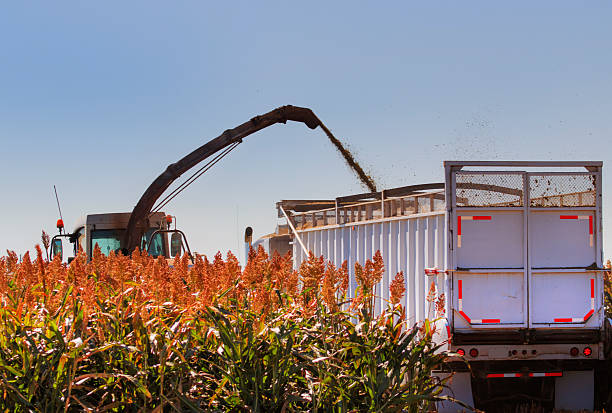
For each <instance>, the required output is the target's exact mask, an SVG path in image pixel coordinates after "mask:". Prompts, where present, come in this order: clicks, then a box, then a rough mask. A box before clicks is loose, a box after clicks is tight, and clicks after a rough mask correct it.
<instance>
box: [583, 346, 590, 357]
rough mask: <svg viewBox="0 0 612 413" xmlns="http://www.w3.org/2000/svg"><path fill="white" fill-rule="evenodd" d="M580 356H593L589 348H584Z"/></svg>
mask: <svg viewBox="0 0 612 413" xmlns="http://www.w3.org/2000/svg"><path fill="white" fill-rule="evenodd" d="M582 354H584V355H585V356H587V357H589V356H590V355H591V354H593V350H591V347H585V348H584V350H582Z"/></svg>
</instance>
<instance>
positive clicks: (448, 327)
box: [446, 324, 452, 344]
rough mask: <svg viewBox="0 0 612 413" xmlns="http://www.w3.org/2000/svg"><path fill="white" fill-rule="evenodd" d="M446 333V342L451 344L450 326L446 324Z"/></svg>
mask: <svg viewBox="0 0 612 413" xmlns="http://www.w3.org/2000/svg"><path fill="white" fill-rule="evenodd" d="M446 334H447V335H448V344H452V338H451V332H450V326H449V325H448V324H447V325H446Z"/></svg>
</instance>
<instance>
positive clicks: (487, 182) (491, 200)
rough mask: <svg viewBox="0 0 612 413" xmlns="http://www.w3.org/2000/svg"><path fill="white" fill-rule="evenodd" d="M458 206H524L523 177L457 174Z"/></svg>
mask: <svg viewBox="0 0 612 413" xmlns="http://www.w3.org/2000/svg"><path fill="white" fill-rule="evenodd" d="M455 182H456V188H457V190H456V194H457V206H469V207H504V206H506V207H520V206H523V176H522V175H519V174H504V173H499V174H483V173H478V172H458V173H457V174H456V180H455Z"/></svg>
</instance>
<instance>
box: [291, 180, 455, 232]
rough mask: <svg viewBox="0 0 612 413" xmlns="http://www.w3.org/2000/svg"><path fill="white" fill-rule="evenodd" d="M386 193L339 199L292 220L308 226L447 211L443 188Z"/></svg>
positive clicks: (298, 214)
mask: <svg viewBox="0 0 612 413" xmlns="http://www.w3.org/2000/svg"><path fill="white" fill-rule="evenodd" d="M384 192H385V191H382V193H381V199H380V200H374V201H366V202H355V203H349V204H346V205H339V204H338V202H337V201H336V206H335V207H333V208H324V209H318V210H314V211H307V212H294V213H292V214H291V220H292V222H293V224H294V225H295V227H296V228H297V229H307V228H315V227H321V226H326V225H338V224H349V223H357V222H365V221H372V220H377V219H383V218H389V217H397V216H409V215H414V214H421V213H427V212H438V211H444V210H445V201H444V190H443V189H441V190H435V191H428V192H424V193H418V194H412V195H407V196H399V197H385V193H384Z"/></svg>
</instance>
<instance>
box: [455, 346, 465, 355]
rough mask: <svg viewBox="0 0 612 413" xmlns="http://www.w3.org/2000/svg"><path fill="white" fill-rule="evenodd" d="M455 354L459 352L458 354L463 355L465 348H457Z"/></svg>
mask: <svg viewBox="0 0 612 413" xmlns="http://www.w3.org/2000/svg"><path fill="white" fill-rule="evenodd" d="M457 354H459V355H460V356H465V350H464V349H462V348H460V349H457Z"/></svg>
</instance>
